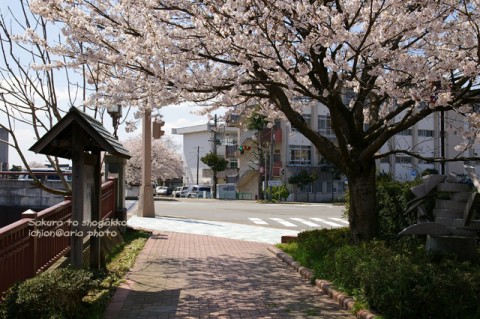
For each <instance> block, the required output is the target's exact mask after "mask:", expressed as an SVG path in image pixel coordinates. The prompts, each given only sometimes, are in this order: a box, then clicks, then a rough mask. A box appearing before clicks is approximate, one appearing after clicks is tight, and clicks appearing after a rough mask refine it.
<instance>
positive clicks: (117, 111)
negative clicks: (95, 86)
mask: <svg viewBox="0 0 480 319" xmlns="http://www.w3.org/2000/svg"><path fill="white" fill-rule="evenodd" d="M107 113H108V114H109V115H110V116H111V117H112V126H113V136H115V138H116V139H117V140H118V136H117V130H118V122H119V120H120V118H121V117H122V106H121V105H118V104H117V105H112V106H110V107H109V108H108V109H107Z"/></svg>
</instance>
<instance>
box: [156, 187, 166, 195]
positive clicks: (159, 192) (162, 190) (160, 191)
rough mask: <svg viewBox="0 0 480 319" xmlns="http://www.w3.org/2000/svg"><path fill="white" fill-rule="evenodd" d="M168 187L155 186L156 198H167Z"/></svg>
mask: <svg viewBox="0 0 480 319" xmlns="http://www.w3.org/2000/svg"><path fill="white" fill-rule="evenodd" d="M167 191H168V187H167V186H157V195H158V196H167Z"/></svg>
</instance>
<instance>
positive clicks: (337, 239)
mask: <svg viewBox="0 0 480 319" xmlns="http://www.w3.org/2000/svg"><path fill="white" fill-rule="evenodd" d="M349 243H350V232H349V230H348V228H337V229H331V230H329V229H315V230H311V231H304V232H301V233H299V234H298V241H297V253H296V255H295V256H293V257H294V258H296V259H297V260H298V261H299V262H301V263H303V264H304V265H306V266H307V267H310V268H312V269H314V270H315V272H316V273H318V274H319V275H320V277H324V276H328V275H330V272H331V271H332V267H331V265H330V264H331V262H332V260H333V258H332V257H333V255H334V254H335V251H336V250H337V249H338V247H342V246H344V245H347V244H349Z"/></svg>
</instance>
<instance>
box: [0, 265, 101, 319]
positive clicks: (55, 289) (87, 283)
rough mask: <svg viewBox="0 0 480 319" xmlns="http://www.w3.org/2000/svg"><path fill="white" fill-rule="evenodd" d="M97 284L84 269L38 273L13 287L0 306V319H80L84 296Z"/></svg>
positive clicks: (82, 313)
mask: <svg viewBox="0 0 480 319" xmlns="http://www.w3.org/2000/svg"><path fill="white" fill-rule="evenodd" d="M96 285H97V281H96V280H94V279H93V274H92V273H91V272H88V271H86V270H74V269H69V268H63V269H56V270H53V271H51V272H45V273H42V274H40V275H38V276H36V277H33V278H30V279H27V280H25V281H24V282H22V283H20V284H16V285H15V286H13V287H12V288H11V289H10V290H9V291H8V292H7V294H6V296H5V300H4V302H2V304H1V306H0V307H1V308H0V316H1V318H83V317H84V314H85V311H86V308H85V307H84V304H83V301H82V300H83V298H84V297H85V295H86V294H87V293H88V292H89V291H90V290H91V289H92V288H94V287H95V286H96Z"/></svg>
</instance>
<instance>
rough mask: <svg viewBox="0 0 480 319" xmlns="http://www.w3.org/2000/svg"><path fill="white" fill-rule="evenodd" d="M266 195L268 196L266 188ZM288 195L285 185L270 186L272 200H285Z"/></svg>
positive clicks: (268, 190)
mask: <svg viewBox="0 0 480 319" xmlns="http://www.w3.org/2000/svg"><path fill="white" fill-rule="evenodd" d="M267 194H268V195H270V187H268V188H267ZM288 195H290V191H289V190H288V189H287V187H286V186H285V185H282V186H272V198H273V199H275V200H282V199H286V198H287V197H288Z"/></svg>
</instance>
